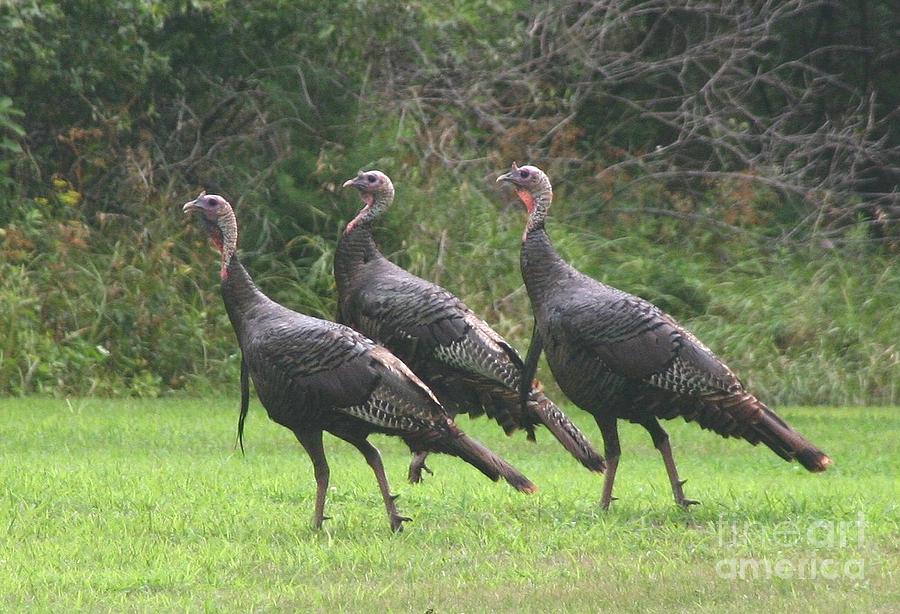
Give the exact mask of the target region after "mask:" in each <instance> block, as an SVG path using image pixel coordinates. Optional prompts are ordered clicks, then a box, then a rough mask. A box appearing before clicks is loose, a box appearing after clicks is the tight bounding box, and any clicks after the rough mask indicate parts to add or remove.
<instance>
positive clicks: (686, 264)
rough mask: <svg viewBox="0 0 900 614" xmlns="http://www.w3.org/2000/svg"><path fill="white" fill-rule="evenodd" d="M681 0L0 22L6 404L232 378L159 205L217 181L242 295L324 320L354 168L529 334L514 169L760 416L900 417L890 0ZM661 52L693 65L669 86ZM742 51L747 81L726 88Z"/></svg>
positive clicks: (125, 11) (121, 5) (520, 332)
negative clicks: (867, 413)
mask: <svg viewBox="0 0 900 614" xmlns="http://www.w3.org/2000/svg"><path fill="white" fill-rule="evenodd" d="M589 4H590V6H588V5H589ZM681 4H682V5H683V7H682V8H681V9H679V10H674V11H669V10H667V9H666V3H665V2H663V3H658V2H654V3H646V2H633V3H608V2H599V3H582V2H577V1H567V2H559V3H550V4H549V5H547V6H546V7H544V6H541V7H537V6H535V5H533V4H532V3H527V2H520V1H514V0H500V1H494V2H483V1H477V2H476V1H474V0H453V1H451V2H449V3H443V4H434V3H428V2H397V1H390V0H355V1H344V2H338V3H330V4H329V3H321V2H312V1H307V0H303V1H300V2H293V1H291V2H289V1H287V0H262V1H260V2H252V3H251V2H237V1H226V0H209V1H198V0H192V1H190V2H184V1H182V0H179V1H175V0H159V1H154V2H145V1H138V0H135V1H132V2H113V1H111V0H101V1H88V0H71V1H66V2H61V1H53V0H51V1H46V2H45V1H42V2H38V1H37V0H30V1H29V0H22V1H18V2H13V3H4V4H3V5H2V6H0V394H25V393H31V392H42V393H53V394H88V393H93V394H123V393H128V394H136V395H148V396H152V395H157V394H162V393H168V392H170V391H175V390H182V389H189V390H194V391H202V390H206V389H208V388H209V387H211V386H213V385H215V386H219V385H220V384H222V383H223V382H230V381H233V378H234V377H235V375H236V368H237V364H238V362H237V357H236V355H235V351H236V348H235V344H234V341H233V338H232V334H231V332H230V329H229V326H228V322H227V319H226V318H225V316H224V311H223V309H222V308H221V304H220V299H219V297H218V293H217V278H216V276H215V274H214V268H215V265H214V264H213V260H214V256H213V255H212V254H211V252H210V249H209V248H208V247H207V246H206V245H205V241H204V239H203V237H202V236H200V233H199V232H198V230H197V229H196V227H195V224H193V223H192V221H191V220H187V219H184V218H183V216H182V215H181V212H180V204H181V203H183V202H184V201H185V200H187V199H189V198H191V197H193V196H194V195H195V194H196V192H197V191H199V190H200V189H201V188H206V189H209V190H211V191H216V192H220V193H222V194H224V195H225V196H226V197H227V198H228V199H229V200H231V202H232V203H234V204H235V205H236V208H237V211H238V216H239V219H240V222H241V228H242V245H243V252H244V258H245V261H246V262H247V264H248V266H249V267H250V268H251V269H252V271H253V272H254V274H255V277H256V279H257V281H258V282H259V284H260V285H261V286H262V287H263V288H264V289H265V290H266V291H267V292H269V293H270V294H272V295H273V296H274V297H275V298H276V299H278V300H281V301H283V302H285V303H287V304H289V305H291V306H293V307H296V308H298V309H301V310H304V311H307V312H309V313H312V314H315V315H321V316H326V317H327V316H328V315H330V314H333V312H334V287H333V281H332V278H331V256H332V253H333V245H334V243H335V241H336V239H337V237H338V236H339V232H340V228H341V226H342V223H343V222H344V221H345V220H346V219H347V218H348V217H349V216H350V215H352V213H353V211H354V210H355V207H356V203H355V199H354V198H353V196H352V195H348V194H341V193H340V191H339V186H340V183H341V181H343V179H346V178H347V177H349V176H350V175H351V174H353V173H354V172H355V171H356V170H357V169H358V168H360V167H363V166H365V167H372V166H377V167H380V168H383V169H384V170H385V171H387V172H388V173H390V174H391V175H392V176H393V177H394V179H395V182H396V184H397V187H398V200H397V205H396V207H395V211H394V213H393V214H392V215H390V216H388V219H386V220H385V223H384V227H383V230H382V232H381V242H382V243H383V245H384V248H385V251H386V252H388V253H390V254H391V255H392V257H393V258H395V259H396V260H397V261H398V262H400V263H401V264H403V265H404V266H407V267H409V268H410V269H411V270H413V271H414V272H416V273H419V274H422V275H424V276H427V277H430V278H432V279H436V280H438V281H439V282H440V283H443V284H445V285H447V286H448V287H450V288H451V289H453V290H454V291H457V292H458V293H459V294H460V295H461V296H463V297H465V298H466V300H467V301H469V302H470V303H471V304H472V306H473V307H476V308H477V309H478V310H479V311H480V312H481V313H483V314H484V315H485V316H486V317H487V318H488V319H489V320H490V321H492V322H494V323H496V324H497V326H498V327H499V328H500V329H501V330H502V331H503V332H504V333H506V334H509V335H510V336H511V338H513V339H514V340H515V341H516V342H517V343H519V344H520V346H524V344H525V341H526V338H527V335H528V334H529V332H530V314H529V312H528V306H527V301H526V299H525V297H524V295H523V293H522V291H521V280H520V278H519V275H518V270H517V253H516V252H517V244H518V239H519V236H520V234H521V226H522V219H521V212H520V211H519V210H518V206H517V205H516V204H515V203H513V202H511V201H510V200H509V199H508V195H503V194H502V193H500V192H498V191H497V190H496V187H495V186H494V184H493V176H494V173H495V172H496V171H497V170H499V169H500V168H502V167H504V166H506V165H507V164H508V163H509V162H510V161H511V160H512V159H518V160H519V161H523V160H525V159H526V158H527V159H530V160H532V161H535V162H538V163H540V164H542V165H543V166H544V167H545V168H547V169H548V170H549V171H550V173H551V176H552V177H553V179H554V182H555V185H556V188H557V194H558V203H557V204H555V205H554V213H553V218H552V219H553V221H552V222H551V224H552V232H553V235H554V237H555V238H556V240H557V242H558V243H559V246H560V248H561V250H562V251H563V252H564V253H566V254H567V256H568V257H569V258H571V259H572V260H573V261H574V262H575V263H576V264H577V265H578V266H580V267H581V268H583V269H584V270H585V271H587V272H589V273H590V274H592V275H595V276H597V277H600V278H603V279H606V280H607V281H609V282H611V283H614V284H618V285H620V286H622V287H624V288H626V289H629V290H631V291H634V292H636V293H639V294H641V295H643V296H646V297H647V298H650V299H652V300H654V301H656V302H658V303H659V304H660V305H661V306H663V307H664V308H666V309H668V310H671V311H672V312H673V313H674V314H675V315H676V316H678V317H679V318H682V319H683V320H684V321H685V322H686V323H688V324H689V325H691V326H693V327H695V328H696V329H697V330H698V332H700V333H702V336H703V337H704V338H705V339H707V340H709V342H710V344H711V345H712V346H713V347H714V348H715V349H717V350H718V351H719V352H720V353H722V354H723V355H724V356H725V357H727V358H728V359H729V362H730V363H732V364H733V366H734V367H735V368H736V369H738V370H739V372H741V373H742V374H743V375H744V377H745V378H746V379H748V380H751V382H752V383H753V384H754V385H755V386H757V387H759V389H760V390H763V391H764V392H765V393H766V394H768V395H771V397H772V398H775V399H777V400H779V401H786V400H790V401H794V402H811V403H812V402H816V403H820V402H895V401H896V399H897V391H896V389H895V387H896V384H895V382H896V381H898V379H900V378H898V370H900V366H898V364H900V363H898V350H897V346H896V341H895V340H896V339H897V338H900V334H898V333H900V330H898V326H900V324H898V322H900V317H898V315H900V314H898V307H897V305H896V296H898V295H900V287H898V286H900V282H898V280H900V271H898V270H897V266H896V263H895V261H894V259H895V258H896V256H895V254H896V250H897V248H898V242H897V241H896V235H895V234H894V233H896V230H895V229H894V227H893V226H892V225H891V224H892V223H893V222H892V219H893V218H892V217H891V216H892V215H894V213H892V212H893V209H892V208H891V207H893V206H895V205H896V190H894V191H893V192H892V191H891V190H890V189H888V188H889V187H890V185H891V181H894V184H895V183H896V181H895V180H894V179H893V177H895V175H893V174H892V173H895V172H896V166H897V164H896V161H897V145H898V138H900V137H898V135H897V132H896V121H892V120H891V118H892V117H894V115H895V109H896V106H897V105H896V104H895V103H896V102H897V101H898V94H900V84H898V83H897V82H896V80H895V79H892V78H891V74H892V73H890V71H887V70H886V69H885V66H886V64H885V62H886V61H887V59H889V58H891V57H893V55H892V54H894V55H896V52H897V41H896V40H894V39H893V38H891V36H889V34H890V33H891V32H893V30H892V29H891V26H890V23H891V21H890V20H891V19H894V17H891V13H890V12H886V11H887V7H888V4H887V3H885V2H862V3H859V4H860V7H862V8H863V9H865V10H863V11H862V12H861V13H860V14H859V15H857V14H855V13H852V12H851V11H849V9H845V8H843V7H842V5H840V4H837V3H830V2H806V1H801V0H791V1H790V2H787V3H780V4H779V3H751V4H753V5H754V6H755V7H756V8H755V9H753V10H750V11H749V12H747V10H749V9H747V10H744V9H741V8H740V6H739V5H741V6H743V4H745V3H743V4H742V3H724V5H723V8H722V11H721V14H720V15H718V16H717V17H716V18H715V19H710V20H708V21H706V20H705V18H703V17H702V13H703V10H704V9H703V7H704V6H705V5H704V4H702V3H696V2H689V3H681ZM776 5H778V6H781V7H787V8H778V6H776ZM670 8H671V7H670ZM823 20H824V21H823ZM803 24H806V25H807V26H809V27H808V28H806V29H804V28H803V27H800V26H802V25H803ZM851 26H852V27H851ZM742 28H744V29H742ZM747 28H749V29H747ZM753 32H765V33H766V36H768V37H769V38H768V39H766V41H768V42H766V41H762V42H758V41H756V40H755V39H753V38H752V37H750V36H749V34H752V33H753ZM853 37H855V38H854V40H855V41H856V43H858V44H854V45H855V46H854V45H851V44H850V43H851V42H852V41H851V40H850V39H851V38H853ZM648 41H651V42H652V41H656V43H658V44H655V46H653V45H650V46H649V47H648V45H649V42H648ZM860 41H868V42H867V43H866V44H863V43H862V42H860ZM764 43H765V44H764ZM776 43H777V44H776ZM741 45H749V49H750V51H752V53H750V52H748V53H747V54H746V55H747V57H746V58H745V57H743V56H741V54H740V53H737V51H736V50H739V49H741V48H742V47H741ZM766 45H768V46H766ZM839 50H844V55H839V54H838V51H839ZM701 52H702V53H701ZM697 53H700V55H696V54H697ZM692 54H694V55H692ZM754 54H755V55H754ZM667 58H668V59H671V58H678V59H679V60H680V61H685V62H689V63H690V62H695V63H694V64H691V66H693V68H692V71H690V72H689V73H685V75H686V76H685V81H684V82H678V83H677V85H678V87H674V86H675V85H676V84H675V83H674V82H672V81H671V79H670V77H671V73H670V72H669V71H670V68H671V66H674V64H671V63H667ZM729 58H738V60H739V61H737V60H735V61H734V62H732V63H728V62H726V60H727V59H729ZM754 58H756V59H758V60H759V61H760V62H762V63H761V64H760V66H759V74H760V75H762V76H764V77H765V78H760V79H759V80H758V81H756V82H753V83H752V84H750V83H747V84H746V85H747V87H744V84H742V82H741V81H740V79H741V78H742V76H744V77H745V76H746V75H747V73H746V71H747V70H748V64H747V63H746V62H745V61H744V60H745V59H746V60H747V61H751V60H752V61H755V60H754ZM728 61H729V62H730V61H731V60H728ZM717 67H721V68H722V69H721V70H719V69H718V68H717ZM791 67H794V69H795V70H793V72H792V71H791ZM860 67H862V68H863V69H864V70H862V71H860ZM612 68H616V69H617V70H618V71H619V72H610V71H611V70H612ZM626 69H627V70H626ZM629 71H630V72H629ZM628 75H632V77H634V78H632V77H629V76H628ZM641 75H645V76H647V78H646V79H643V78H639V77H640V76H641ZM710 75H716V79H712V77H711V76H710ZM816 75H818V77H817V76H816ZM775 77H777V78H778V79H779V81H777V82H776V80H775ZM617 79H618V81H617ZM635 79H636V80H635ZM704 79H706V81H704ZM704 83H706V84H708V85H709V88H710V91H711V92H712V94H714V95H715V96H713V98H710V99H709V100H707V101H706V102H705V103H704V104H718V102H716V101H719V102H721V103H722V104H724V103H725V102H728V103H729V104H732V103H733V104H735V105H739V106H740V105H741V104H744V103H746V105H745V106H740V108H737V107H735V108H732V107H721V108H718V110H717V111H716V112H715V113H707V111H709V108H708V107H702V105H701V106H696V107H689V106H685V105H686V103H687V102H690V101H693V102H694V103H697V104H700V101H699V99H698V98H697V96H698V93H697V92H702V91H703V87H704ZM779 84H780V85H779ZM750 85H752V87H750ZM782 85H784V86H785V88H786V89H783V90H779V91H780V92H781V93H780V94H779V95H781V96H784V97H786V98H784V99H781V98H778V99H777V100H778V101H779V102H778V104H774V103H773V102H772V101H773V100H775V98H773V96H775V93H774V92H773V91H772V88H776V89H777V88H778V87H781V86H782ZM754 88H755V89H754ZM830 88H831V89H830ZM832 90H834V91H835V92H838V91H839V95H838V93H835V94H834V95H833V96H831V95H829V92H831V91H832ZM811 93H812V94H811ZM712 94H711V95H712ZM677 96H681V97H682V98H680V99H679V100H682V103H684V104H681V106H679V104H677V101H676V97H677ZM716 96H718V98H716ZM723 96H724V98H723ZM742 96H744V97H742ZM791 96H799V97H800V98H799V99H798V100H801V102H802V104H800V105H799V106H797V107H796V109H795V111H796V112H795V113H794V114H792V115H790V117H782V116H781V115H779V113H781V112H782V111H783V110H784V109H785V108H786V105H787V102H785V101H788V102H790V101H789V100H788V99H789V98H790V97H791ZM810 96H812V98H810ZM767 97H768V98H767ZM726 99H727V100H726ZM766 100H768V102H766ZM815 100H822V101H823V103H827V104H823V105H820V106H818V107H817V106H816V105H815V104H813V103H814V102H815ZM861 101H870V102H871V104H870V105H869V106H865V105H863V106H860V103H861ZM673 105H674V106H673ZM767 105H769V107H771V108H768V109H767V108H766V107H767ZM673 109H675V110H678V109H681V110H682V111H684V113H682V114H677V113H676V114H672V112H673ZM691 109H693V111H691V113H687V111H689V110H691ZM729 109H730V110H729ZM739 111H740V112H739ZM667 113H668V114H669V115H667ZM698 113H699V115H698ZM703 113H706V114H705V115H704V114H703ZM729 113H730V114H731V115H729ZM891 113H894V115H891ZM860 114H862V115H860ZM751 116H752V118H756V120H753V121H750V119H751ZM691 117H693V118H698V117H703V118H706V120H705V121H704V122H703V123H696V124H689V123H688V124H685V123H683V122H682V123H681V124H679V123H678V121H682V120H687V119H688V118H691ZM861 117H862V118H864V119H866V121H868V119H867V118H870V119H871V122H870V124H866V125H865V126H863V128H865V129H863V128H860V130H857V129H856V127H859V126H860V125H861V124H860V123H859V122H860V121H861V120H860V118H861ZM668 120H672V121H674V122H675V123H671V122H669V123H667V121H668ZM757 120H758V121H757ZM754 121H756V123H755V124H754ZM747 122H749V123H747ZM864 123H865V122H864ZM745 124H746V125H745ZM751 124H752V125H751ZM766 126H768V127H769V128H766ZM776 128H777V129H776ZM717 135H718V136H717ZM767 135H769V136H771V137H772V138H773V139H775V137H777V139H775V140H766V139H767V138H768V137H767ZM848 135H849V136H852V137H853V138H852V139H850V138H849V137H848V139H844V140H843V141H842V140H841V139H842V138H843V137H844V136H848ZM750 136H752V138H750ZM695 137H696V138H695ZM795 137H796V139H798V140H796V143H798V145H797V147H796V148H795V149H796V151H793V152H792V151H788V150H787V149H785V147H784V143H785V140H784V139H788V141H790V139H793V138H795ZM779 139H780V140H779ZM817 139H818V140H817ZM801 146H802V147H805V148H806V149H803V150H802V152H801ZM723 148H724V149H723ZM726 150H727V151H729V152H730V153H729V154H728V155H725V154H723V151H726ZM801 153H802V155H801ZM851 154H852V155H851ZM816 156H818V157H816ZM848 156H850V158H853V156H856V157H855V158H853V160H856V162H846V161H847V160H848V159H849V158H848ZM845 162H846V163H845ZM848 164H851V165H852V164H855V165H856V166H852V167H851V166H848ZM829 169H831V170H829ZM832 171H833V172H832ZM851 171H852V172H851ZM841 173H843V174H841ZM817 182H818V183H817ZM885 185H887V186H888V188H885ZM804 190H805V191H804ZM892 194H893V195H892ZM473 263H477V266H473Z"/></svg>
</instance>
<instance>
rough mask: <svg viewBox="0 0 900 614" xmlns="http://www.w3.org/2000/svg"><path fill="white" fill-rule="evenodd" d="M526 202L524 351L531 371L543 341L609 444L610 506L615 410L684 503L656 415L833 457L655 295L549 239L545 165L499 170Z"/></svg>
mask: <svg viewBox="0 0 900 614" xmlns="http://www.w3.org/2000/svg"><path fill="white" fill-rule="evenodd" d="M497 181H498V182H508V183H511V184H513V186H515V189H516V192H517V194H518V196H519V198H520V199H521V200H522V202H523V203H524V204H525V207H526V209H527V210H528V224H527V226H526V229H525V235H524V237H523V240H522V253H521V266H522V277H523V278H524V280H525V287H526V289H527V290H528V296H529V298H530V299H531V305H532V308H533V310H534V318H535V331H534V335H533V336H532V340H531V347H530V348H529V350H528V356H527V359H526V365H527V370H526V377H528V378H530V377H532V375H533V373H534V369H535V366H536V364H537V359H538V357H539V356H540V353H541V350H542V347H543V349H545V350H546V352H547V362H548V363H549V364H550V369H551V370H552V371H553V375H554V377H556V380H557V383H558V384H559V386H560V388H561V389H562V390H563V392H565V394H566V396H568V397H569V398H570V399H571V400H572V401H573V402H574V403H575V404H576V405H578V406H579V407H581V408H582V409H584V410H586V411H588V412H590V413H591V414H593V415H594V418H595V420H596V421H597V425H598V426H599V427H600V432H601V433H602V435H603V443H604V446H605V448H606V449H605V452H606V463H607V470H606V479H605V482H604V485H603V498H602V501H601V503H602V505H603V507H604V508H607V507H609V503H610V501H611V500H612V499H613V497H612V487H613V481H614V480H615V478H616V467H617V466H618V463H619V454H620V449H619V437H618V432H617V429H616V420H617V419H623V420H628V421H630V422H635V423H637V424H640V425H642V426H643V427H644V428H646V429H647V430H648V431H649V432H650V437H651V438H652V439H653V444H654V445H655V447H656V448H657V449H658V450H659V451H660V453H661V454H662V457H663V461H664V462H665V465H666V471H667V473H668V474H669V481H670V482H671V484H672V492H673V494H674V495H675V501H676V502H677V503H678V504H679V505H681V506H688V505H691V504H692V503H696V501H693V500H691V499H686V498H685V496H684V492H683V490H682V484H684V480H681V479H680V478H679V477H678V471H677V469H676V468H675V461H674V459H673V458H672V449H671V447H670V445H669V436H668V435H667V434H666V432H665V431H664V430H663V428H662V427H661V426H660V424H659V422H658V420H657V418H665V419H671V418H674V417H676V416H679V415H680V416H682V417H683V418H684V419H685V420H687V421H696V422H697V423H698V424H699V425H700V426H701V427H703V428H705V429H711V430H713V431H715V432H716V433H719V434H720V435H722V436H724V437H743V438H744V439H746V440H747V441H749V442H750V443H752V444H754V445H756V444H757V443H760V442H762V443H764V444H765V445H767V446H768V447H769V448H771V449H772V450H773V451H774V452H775V453H776V454H778V455H779V456H780V457H781V458H783V459H785V460H787V461H791V460H794V459H796V460H798V461H800V464H802V465H803V466H804V467H806V469H808V470H809V471H824V470H825V469H826V468H827V467H828V465H830V464H831V459H830V458H828V457H827V456H825V454H823V453H822V452H821V451H819V450H818V449H816V448H815V447H814V446H813V445H812V444H811V443H809V442H808V441H806V440H805V439H804V438H803V437H801V436H800V435H799V434H798V433H797V432H796V431H794V430H793V429H791V427H789V426H788V425H787V424H786V423H785V422H784V420H782V419H781V418H779V417H778V416H777V415H775V413H774V412H772V411H771V410H770V409H769V408H768V407H766V406H765V405H763V404H762V403H761V402H760V401H759V400H757V399H756V397H754V396H753V395H752V394H750V393H749V392H747V391H746V390H745V389H744V387H743V385H742V384H741V382H740V381H739V380H738V378H737V377H736V376H735V375H734V373H732V372H731V370H730V369H729V368H728V367H726V366H725V364H724V363H722V361H720V360H719V359H718V358H717V357H716V356H715V355H714V354H713V353H712V352H711V351H710V350H709V349H708V348H707V347H706V346H705V345H703V344H702V343H701V342H700V341H699V340H698V339H697V338H696V337H694V335H692V334H691V333H690V332H688V331H687V330H685V329H684V328H682V327H681V326H680V325H679V324H678V323H677V322H676V321H675V319H674V318H672V317H671V316H669V315H668V314H666V313H664V312H663V311H661V310H660V309H659V308H657V307H656V306H655V305H653V304H652V303H649V302H648V301H645V300H643V299H640V298H638V297H636V296H633V295H631V294H628V293H627V292H623V291H621V290H617V289H616V288H613V287H610V286H607V285H606V284H603V283H600V282H598V281H595V280H593V279H591V278H590V277H587V276H586V275H583V274H581V273H579V272H578V271H576V270H575V269H574V268H572V267H571V266H569V265H568V264H567V263H566V262H564V261H563V260H562V258H560V256H559V254H557V253H556V251H555V250H554V249H553V246H552V245H551V243H550V239H549V237H548V236H547V232H546V230H545V229H544V219H545V218H546V216H547V210H548V209H549V207H550V203H551V201H552V199H553V190H552V187H551V185H550V180H549V179H548V178H547V175H545V174H544V173H543V171H541V170H540V169H538V168H536V167H534V166H523V167H522V168H517V167H516V165H515V164H513V166H512V170H511V171H510V172H508V173H506V174H504V175H501V176H500V177H499V178H498V179H497Z"/></svg>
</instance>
